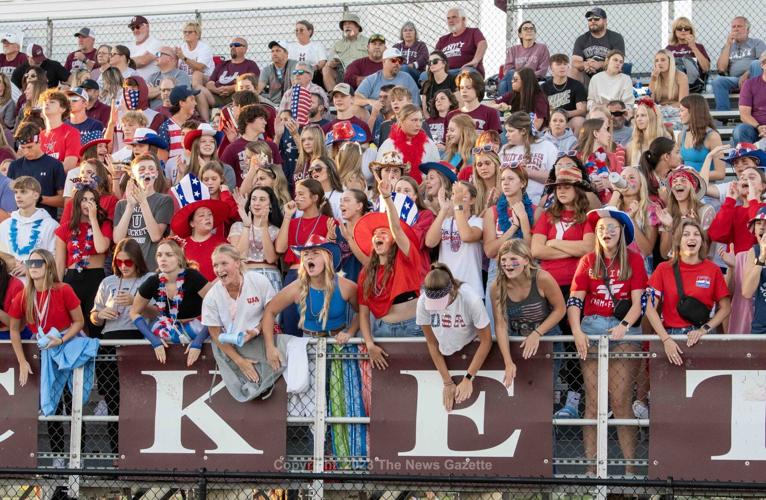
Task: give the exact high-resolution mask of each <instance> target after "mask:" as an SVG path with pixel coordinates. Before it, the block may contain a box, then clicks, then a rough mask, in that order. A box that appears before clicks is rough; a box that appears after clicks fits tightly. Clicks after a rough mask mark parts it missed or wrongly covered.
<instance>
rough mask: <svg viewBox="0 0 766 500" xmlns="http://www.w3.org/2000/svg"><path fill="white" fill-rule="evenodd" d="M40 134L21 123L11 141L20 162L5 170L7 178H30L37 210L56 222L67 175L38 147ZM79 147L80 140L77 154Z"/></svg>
mask: <svg viewBox="0 0 766 500" xmlns="http://www.w3.org/2000/svg"><path fill="white" fill-rule="evenodd" d="M64 97H65V98H66V96H64ZM75 133H76V131H75ZM41 134H42V130H41V128H40V127H39V126H38V125H36V124H34V123H29V122H27V123H23V124H21V125H20V126H19V127H18V128H17V129H16V133H15V135H14V139H15V140H16V144H18V145H19V158H18V159H17V160H14V161H12V162H11V164H10V166H9V167H8V178H9V179H17V178H19V177H22V176H29V177H32V178H34V179H36V180H37V182H39V183H40V200H39V206H40V208H44V209H45V210H47V211H48V213H49V214H50V216H51V217H53V218H56V215H57V214H56V212H57V209H58V208H61V207H63V206H64V196H63V193H64V182H65V180H66V172H64V166H63V165H62V164H61V162H60V161H59V160H57V159H56V158H53V157H51V156H49V155H47V154H45V152H44V151H43V149H42V147H41V144H40V141H41V139H40V136H41ZM79 147H80V140H79V138H77V148H78V152H79Z"/></svg>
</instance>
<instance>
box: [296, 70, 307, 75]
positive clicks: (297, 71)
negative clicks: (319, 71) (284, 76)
mask: <svg viewBox="0 0 766 500" xmlns="http://www.w3.org/2000/svg"><path fill="white" fill-rule="evenodd" d="M307 74H308V71H306V70H305V69H294V70H293V76H298V75H307Z"/></svg>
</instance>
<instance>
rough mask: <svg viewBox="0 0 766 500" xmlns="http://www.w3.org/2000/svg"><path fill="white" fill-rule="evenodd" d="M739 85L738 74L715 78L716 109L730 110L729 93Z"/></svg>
mask: <svg viewBox="0 0 766 500" xmlns="http://www.w3.org/2000/svg"><path fill="white" fill-rule="evenodd" d="M738 87H739V78H737V77H736V76H717V77H715V78H713V95H714V96H715V109H716V111H729V110H730V109H731V106H730V104H729V94H730V93H731V91H732V90H734V89H736V88H738Z"/></svg>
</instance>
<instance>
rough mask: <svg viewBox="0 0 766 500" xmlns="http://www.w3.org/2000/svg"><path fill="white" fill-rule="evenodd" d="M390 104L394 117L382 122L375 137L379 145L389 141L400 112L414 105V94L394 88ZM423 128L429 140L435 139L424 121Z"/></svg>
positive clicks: (390, 93)
mask: <svg viewBox="0 0 766 500" xmlns="http://www.w3.org/2000/svg"><path fill="white" fill-rule="evenodd" d="M389 102H390V104H391V112H392V113H393V116H392V117H391V119H389V120H386V121H384V122H382V123H381V124H380V126H379V127H378V130H377V134H376V135H375V143H376V144H378V145H380V144H382V143H383V142H385V140H386V139H388V136H389V135H390V134H391V127H393V126H394V124H395V123H396V122H397V118H396V117H397V116H398V114H399V111H401V109H402V108H403V107H404V106H405V105H407V104H414V103H413V102H412V94H410V91H409V90H407V89H406V88H404V87H398V86H397V87H394V88H392V89H391V91H390V92H389ZM421 128H422V129H423V132H425V133H426V135H427V136H428V138H429V139H433V137H431V130H430V128H429V127H428V126H427V124H426V122H425V121H423V124H422V127H421Z"/></svg>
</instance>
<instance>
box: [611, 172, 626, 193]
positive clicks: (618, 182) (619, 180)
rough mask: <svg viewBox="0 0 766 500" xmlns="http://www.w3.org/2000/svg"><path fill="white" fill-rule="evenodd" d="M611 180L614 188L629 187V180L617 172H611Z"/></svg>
mask: <svg viewBox="0 0 766 500" xmlns="http://www.w3.org/2000/svg"><path fill="white" fill-rule="evenodd" d="M609 182H610V183H611V184H612V187H613V188H614V189H625V188H626V187H628V181H626V180H625V179H624V178H623V177H622V176H621V175H620V174H618V173H617V172H609Z"/></svg>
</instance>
